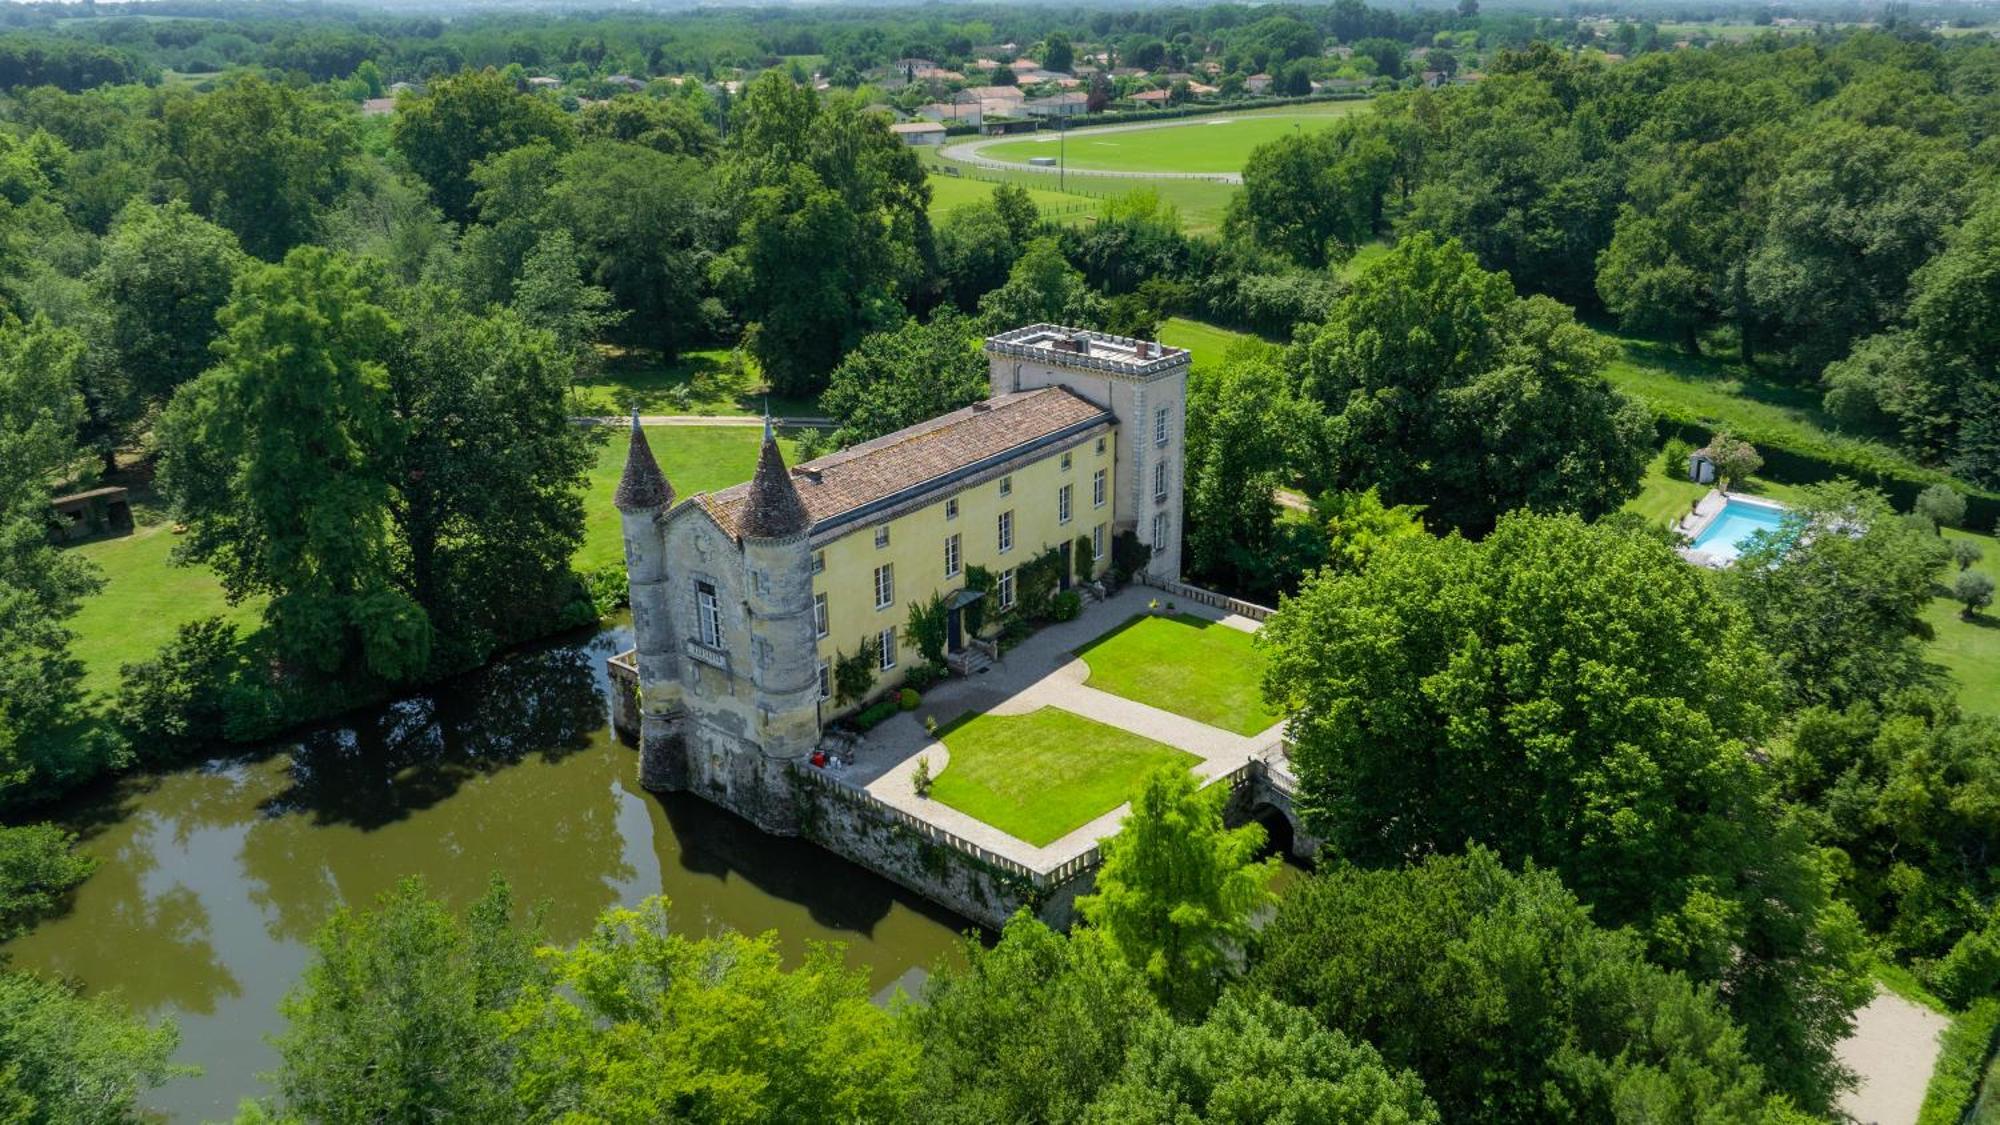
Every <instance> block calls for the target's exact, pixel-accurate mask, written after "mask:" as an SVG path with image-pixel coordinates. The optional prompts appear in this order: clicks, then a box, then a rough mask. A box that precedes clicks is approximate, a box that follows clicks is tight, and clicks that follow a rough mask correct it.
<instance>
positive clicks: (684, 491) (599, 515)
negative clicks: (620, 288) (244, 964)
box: [71, 426, 796, 694]
mask: <svg viewBox="0 0 2000 1125" xmlns="http://www.w3.org/2000/svg"><path fill="white" fill-rule="evenodd" d="M606 430H607V433H606V440H605V441H604V442H603V444H601V445H600V446H598V449H597V462H596V464H595V465H594V466H593V467H592V469H591V471H590V487H589V491H588V492H587V493H586V494H585V497H584V541H583V546H582V548H581V549H580V550H578V551H577V553H576V565H577V566H578V568H579V569H588V568H590V567H596V566H604V565H608V564H615V563H618V562H619V561H621V560H622V559H623V558H624V548H623V545H622V542H621V540H620V536H619V530H618V511H617V509H615V508H613V507H612V506H611V492H612V490H613V489H614V488H616V487H617V484H618V474H619V472H620V471H621V470H622V469H623V468H624V466H625V450H626V447H627V445H628V444H629V443H630V441H631V438H630V436H629V431H627V430H623V429H615V428H611V427H607V428H606ZM646 433H647V437H648V440H650V441H651V443H652V446H653V454H654V456H656V457H658V458H659V461H660V467H661V469H662V470H663V471H664V472H665V473H666V474H667V479H668V480H670V481H672V482H673V485H674V490H675V492H677V493H678V494H680V495H682V496H689V495H692V494H694V493H696V492H703V491H714V490H716V489H720V488H727V487H729V486H730V485H732V484H735V483H737V482H739V481H744V480H748V479H749V478H750V473H751V470H753V469H754V468H756V465H757V444H758V440H759V438H760V437H761V433H760V431H759V430H758V429H757V428H756V427H754V426H655V427H652V428H650V429H648V430H647V431H646ZM795 454H796V450H795V449H794V448H793V447H792V445H791V443H790V441H789V440H786V441H785V456H786V457H787V458H788V459H791V458H793V457H794V456H795ZM178 542H179V537H178V536H175V535H174V534H173V532H172V529H171V527H170V525H168V524H166V523H154V524H151V525H148V526H142V527H140V528H139V529H138V530H137V531H135V532H133V533H132V534H131V535H128V536H122V537H119V538H114V539H102V540H98V541H96V542H93V543H85V544H82V545H81V546H78V547H76V548H74V549H75V550H76V551H77V553H79V554H81V555H83V556H84V557H86V558H88V559H90V560H91V561H92V562H94V563H96V564H97V568H98V570H99V571H100V572H101V573H102V574H103V576H104V591H103V593H100V594H98V595H96V596H95V597H91V598H87V599H85V601H84V603H83V607H82V609H81V610H80V611H78V613H77V615H76V617H75V618H74V619H73V620H72V622H71V628H73V629H74V630H75V631H76V635H77V636H76V642H75V644H74V646H73V647H72V649H71V651H72V652H74V653H75V655H76V658H77V659H78V660H81V661H82V662H83V666H84V688H85V690H86V691H89V692H91V693H93V694H103V693H108V692H110V691H112V690H114V689H115V688H116V687H117V686H118V666H119V665H120V664H129V663H135V662H137V661H140V660H144V659H146V658H148V657H150V656H152V655H153V654H154V653H155V652H157V651H159V648H160V646H161V645H163V644H165V643H166V642H168V641H169V640H172V639H173V636H174V631H175V630H176V629H178V628H179V627H180V626H181V625H183V624H185V623H186V622H189V621H195V620H199V619H200V618H203V617H210V616H213V615H216V614H221V615H223V616H224V617H226V618H228V619H229V620H231V621H235V622H237V623H238V624H239V625H241V626H242V627H243V629H244V631H245V632H249V631H252V630H255V629H256V628H257V623H258V619H259V615H260V614H261V613H262V611H263V602H262V600H261V599H252V600H250V601H246V602H244V603H243V604H241V605H238V606H231V605H229V603H228V602H226V601H224V600H223V597H222V583H221V582H220V581H219V580H217V578H216V577H215V574H214V572H213V571H211V570H209V569H208V568H207V567H205V566H173V565H171V564H170V563H169V562H168V561H167V556H168V554H169V553H170V552H171V551H172V550H173V548H174V545H175V544H176V543H178Z"/></svg>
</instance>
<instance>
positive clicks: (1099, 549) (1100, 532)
mask: <svg viewBox="0 0 2000 1125" xmlns="http://www.w3.org/2000/svg"><path fill="white" fill-rule="evenodd" d="M1090 557H1091V559H1092V560H1097V559H1102V558H1103V557H1104V525H1103V524H1101V523H1100V524H1098V525H1097V526H1096V527H1093V528H1091V529H1090Z"/></svg>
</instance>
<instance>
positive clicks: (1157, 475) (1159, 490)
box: [1153, 461, 1167, 503]
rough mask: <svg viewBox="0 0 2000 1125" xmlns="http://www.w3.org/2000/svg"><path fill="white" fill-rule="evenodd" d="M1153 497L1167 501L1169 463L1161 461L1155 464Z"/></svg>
mask: <svg viewBox="0 0 2000 1125" xmlns="http://www.w3.org/2000/svg"><path fill="white" fill-rule="evenodd" d="M1153 499H1155V500H1157V501H1159V502H1161V503H1165V502H1166V499H1167V463H1166V462H1165V461H1161V462H1159V463H1158V464H1156V465H1154V466H1153Z"/></svg>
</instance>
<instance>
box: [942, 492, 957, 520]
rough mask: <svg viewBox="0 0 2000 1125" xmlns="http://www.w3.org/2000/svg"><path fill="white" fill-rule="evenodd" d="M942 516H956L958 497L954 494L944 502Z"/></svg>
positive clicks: (948, 517)
mask: <svg viewBox="0 0 2000 1125" xmlns="http://www.w3.org/2000/svg"><path fill="white" fill-rule="evenodd" d="M944 518H946V519H948V520H955V519H957V518H958V497H956V496H954V497H952V498H951V499H949V500H946V501H945V502H944Z"/></svg>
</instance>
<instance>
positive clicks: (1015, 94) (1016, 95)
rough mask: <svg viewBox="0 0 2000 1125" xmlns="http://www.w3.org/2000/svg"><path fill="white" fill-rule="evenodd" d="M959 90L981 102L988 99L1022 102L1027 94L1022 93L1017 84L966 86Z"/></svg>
mask: <svg viewBox="0 0 2000 1125" xmlns="http://www.w3.org/2000/svg"><path fill="white" fill-rule="evenodd" d="M960 92H961V93H964V94H970V95H971V96H972V97H973V98H975V99H977V100H978V101H979V102H980V103H981V104H984V103H986V102H990V101H1010V102H1024V101H1027V100H1028V95H1027V94H1025V93H1023V92H1022V90H1021V88H1020V87H1019V86H967V87H966V88H965V89H964V90H962V91H960Z"/></svg>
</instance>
